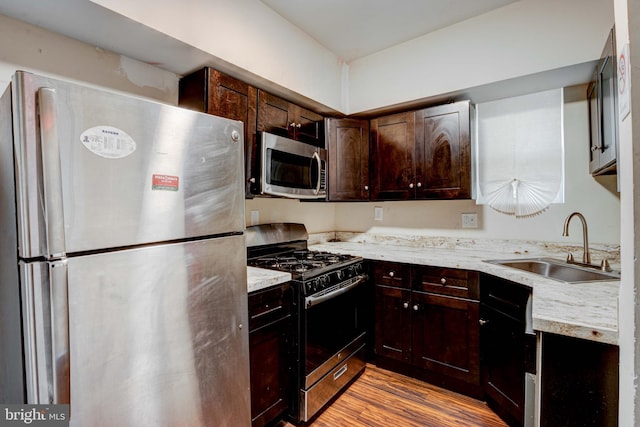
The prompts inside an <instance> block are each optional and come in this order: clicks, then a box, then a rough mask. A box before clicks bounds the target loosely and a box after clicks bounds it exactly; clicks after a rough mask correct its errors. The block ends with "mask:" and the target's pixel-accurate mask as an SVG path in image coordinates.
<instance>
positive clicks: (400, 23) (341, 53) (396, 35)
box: [0, 0, 518, 74]
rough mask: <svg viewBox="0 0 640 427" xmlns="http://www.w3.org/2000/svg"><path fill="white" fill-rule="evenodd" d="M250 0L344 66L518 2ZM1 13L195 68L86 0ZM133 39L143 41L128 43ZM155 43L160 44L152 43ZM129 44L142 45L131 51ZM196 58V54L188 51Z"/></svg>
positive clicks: (2, 2) (15, 6)
mask: <svg viewBox="0 0 640 427" xmlns="http://www.w3.org/2000/svg"><path fill="white" fill-rule="evenodd" d="M214 1H215V0H214ZM255 1H261V2H262V3H263V4H265V5H266V6H267V7H269V8H271V9H273V10H274V11H275V12H276V13H277V14H279V15H281V16H282V17H283V18H284V19H286V20H288V21H289V22H291V23H292V24H293V25H295V26H297V27H299V28H300V29H301V30H302V31H304V32H305V33H307V34H309V35H310V36H311V37H313V38H314V39H315V40H316V41H318V42H319V43H320V44H322V45H323V46H324V47H326V48H327V49H329V50H330V51H331V52H333V53H334V54H335V55H336V56H338V57H339V58H341V59H342V60H344V61H346V62H349V61H352V60H354V59H356V58H360V57H363V56H366V55H369V54H372V53H375V52H377V51H380V50H383V49H386V48H388V47H391V46H394V45H396V44H399V43H402V42H405V41H407V40H411V39H414V38H416V37H419V36H421V35H424V34H427V33H429V32H432V31H435V30H438V29H440V28H444V27H446V26H449V25H453V24H456V23H458V22H461V21H464V20H466V19H469V18H472V17H474V16H477V15H480V14H483V13H487V12H490V11H491V10H494V9H496V8H499V7H502V6H505V5H508V4H510V3H514V2H516V1H518V0H393V1H391V0H346V1H345V0H322V1H312V0H255ZM70 11H73V12H72V13H70ZM0 14H2V15H6V16H9V17H11V18H15V19H18V20H21V21H24V22H28V23H30V24H33V25H36V26H39V27H42V28H45V29H47V30H50V31H53V32H56V33H59V34H63V35H65V36H68V37H71V38H74V39H77V40H80V41H83V42H85V43H88V44H91V45H94V46H98V47H101V48H103V49H107V50H111V51H113V52H116V53H119V54H123V55H126V56H129V57H131V58H135V59H139V60H141V61H146V62H149V63H155V64H164V65H165V67H164V68H166V69H168V70H170V71H173V72H176V73H177V74H184V73H185V72H188V71H191V70H192V69H193V67H191V68H186V67H181V66H180V65H178V64H181V63H185V62H184V60H188V59H189V58H188V57H187V58H183V57H182V56H181V55H185V53H184V52H185V50H184V49H182V51H180V52H179V51H177V49H176V51H171V49H170V50H169V51H167V44H171V43H168V41H167V40H160V41H157V39H158V36H157V34H151V31H150V30H148V29H146V28H145V27H144V26H142V25H136V23H135V22H133V21H130V20H127V19H124V18H123V17H122V16H120V15H118V14H116V13H113V12H111V11H109V10H107V9H105V8H102V7H100V6H98V5H96V4H95V3H92V2H91V1H89V0H56V1H51V0H20V1H16V0H0ZM132 40H138V41H140V40H144V43H131V41H132ZM155 42H158V43H161V44H159V45H158V46H154V43H155ZM134 45H136V46H141V45H143V46H145V48H144V49H140V48H137V49H136V48H135V47H134ZM169 47H171V46H169ZM163 52H165V53H166V54H167V55H166V56H167V57H168V56H169V54H170V55H174V59H173V61H165V58H163V57H162V54H163ZM194 54H197V53H196V52H189V53H187V55H191V56H193V55H194ZM151 55H155V56H154V57H151ZM166 59H169V58H166ZM191 62H192V61H187V63H189V64H190V63H191ZM182 68H186V69H182Z"/></svg>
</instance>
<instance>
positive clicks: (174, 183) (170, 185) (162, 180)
mask: <svg viewBox="0 0 640 427" xmlns="http://www.w3.org/2000/svg"><path fill="white" fill-rule="evenodd" d="M179 182H180V178H178V177H177V176H173V175H161V174H153V181H152V184H151V189H153V190H168V191H178V184H179Z"/></svg>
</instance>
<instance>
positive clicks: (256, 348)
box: [249, 283, 293, 427]
mask: <svg viewBox="0 0 640 427" xmlns="http://www.w3.org/2000/svg"><path fill="white" fill-rule="evenodd" d="M292 296H293V294H292V289H291V285H290V284H289V283H285V284H282V285H279V286H275V287H273V288H269V289H265V290H262V291H258V292H253V293H251V294H250V295H249V354H250V368H251V419H252V426H253V427H258V426H264V425H265V424H267V423H269V422H271V421H273V420H274V419H276V418H277V417H279V416H280V415H282V414H283V413H284V412H285V411H286V410H287V408H288V407H289V402H290V394H291V393H290V391H291V390H290V375H289V374H290V371H291V366H290V364H291V348H290V337H291V334H292V324H291V304H292Z"/></svg>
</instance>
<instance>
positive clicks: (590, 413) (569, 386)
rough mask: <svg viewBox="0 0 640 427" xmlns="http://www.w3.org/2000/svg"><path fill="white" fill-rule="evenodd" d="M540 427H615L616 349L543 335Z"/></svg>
mask: <svg viewBox="0 0 640 427" xmlns="http://www.w3.org/2000/svg"><path fill="white" fill-rule="evenodd" d="M541 346H542V366H541V372H540V374H541V383H540V384H541V389H542V390H541V395H542V397H541V405H540V426H541V427H570V426H571V427H573V426H580V427H586V426H593V427H596V426H598V427H616V426H618V382H619V377H618V373H619V370H618V359H619V349H618V346H615V345H609V344H603V343H598V342H594V341H588V340H582V339H578V338H572V337H566V336H560V335H555V334H548V333H544V334H542V343H541Z"/></svg>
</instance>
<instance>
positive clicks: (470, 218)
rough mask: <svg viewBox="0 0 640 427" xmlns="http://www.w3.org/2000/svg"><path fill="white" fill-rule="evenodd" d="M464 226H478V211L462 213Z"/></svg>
mask: <svg viewBox="0 0 640 427" xmlns="http://www.w3.org/2000/svg"><path fill="white" fill-rule="evenodd" d="M462 228H478V214H477V213H463V214H462Z"/></svg>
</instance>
